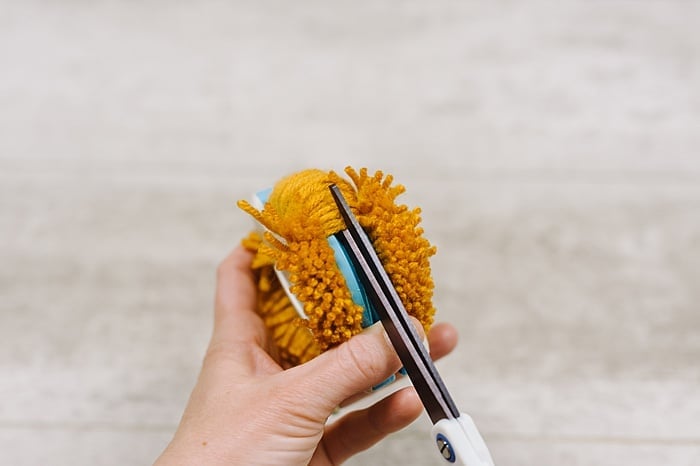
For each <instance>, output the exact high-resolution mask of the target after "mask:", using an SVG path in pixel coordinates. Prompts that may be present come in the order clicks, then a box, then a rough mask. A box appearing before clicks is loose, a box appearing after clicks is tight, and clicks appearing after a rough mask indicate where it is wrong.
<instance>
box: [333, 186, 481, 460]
mask: <svg viewBox="0 0 700 466" xmlns="http://www.w3.org/2000/svg"><path fill="white" fill-rule="evenodd" d="M329 188H330V191H331V195H332V196H333V199H334V200H335V203H336V204H337V206H338V210H339V211H340V215H341V217H342V218H343V221H344V222H345V227H346V228H345V229H343V230H341V231H339V232H338V233H336V234H335V235H334V236H335V237H336V238H337V240H338V241H339V242H340V243H341V244H342V245H343V247H344V249H345V251H346V253H347V254H348V256H349V257H350V260H351V262H352V263H353V266H354V267H355V269H356V271H357V273H358V275H359V277H360V281H361V282H362V285H363V287H364V289H365V291H366V293H367V294H368V296H369V299H370V301H371V302H372V305H373V307H374V308H375V310H376V311H377V314H379V318H380V320H381V322H382V325H383V326H384V329H385V331H386V333H387V335H388V336H389V340H390V341H391V344H392V345H393V346H394V349H395V350H396V353H397V354H398V355H399V359H401V362H402V363H403V365H404V368H405V369H406V371H407V372H408V376H409V378H410V379H411V382H412V383H413V386H414V387H415V389H416V391H417V392H418V396H419V397H420V399H421V402H422V403H423V406H424V407H425V410H426V411H427V413H428V416H429V417H430V420H431V421H432V423H433V428H432V429H431V435H432V437H433V439H434V440H435V444H436V446H437V448H438V450H439V452H440V455H441V456H442V458H443V459H444V460H445V461H446V462H447V463H453V464H460V465H465V466H494V463H493V460H492V459H491V454H490V453H489V450H488V448H487V447H486V443H484V440H483V438H482V437H481V434H480V433H479V430H478V429H477V428H476V424H474V421H473V420H472V418H471V417H470V416H469V415H467V414H465V413H462V412H460V411H459V409H457V406H456V405H455V402H454V401H453V400H452V397H451V396H450V393H449V392H448V391H447V388H446V387H445V384H444V383H443V381H442V379H441V378H440V374H439V373H438V371H437V369H436V367H435V365H434V364H433V361H432V359H431V358H430V355H429V354H428V351H427V350H426V348H425V346H424V345H423V343H422V341H421V338H420V337H419V336H418V333H417V332H416V330H415V328H414V327H413V324H412V323H411V321H410V320H409V317H408V313H407V312H406V309H405V307H404V305H403V303H402V302H401V299H400V298H399V296H398V294H397V292H396V289H395V288H394V285H393V284H392V283H391V280H390V279H389V276H388V275H387V273H386V271H385V270H384V266H383V265H382V263H381V262H380V260H379V257H378V256H377V253H376V251H375V250H374V247H373V246H372V243H371V242H370V239H369V237H368V236H367V234H366V233H365V231H364V230H363V229H362V227H361V226H360V224H359V222H358V221H357V219H356V218H355V216H354V215H353V213H352V211H351V210H350V207H349V206H348V203H347V202H346V200H345V198H344V197H343V195H342V193H341V192H340V189H339V188H338V187H337V186H336V185H335V184H331V185H330V186H329Z"/></svg>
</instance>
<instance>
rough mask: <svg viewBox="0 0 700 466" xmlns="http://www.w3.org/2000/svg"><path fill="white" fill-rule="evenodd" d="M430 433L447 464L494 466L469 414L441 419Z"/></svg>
mask: <svg viewBox="0 0 700 466" xmlns="http://www.w3.org/2000/svg"><path fill="white" fill-rule="evenodd" d="M430 433H431V434H432V436H433V438H434V439H435V443H436V445H437V448H438V450H439V451H440V455H442V457H443V459H444V460H445V461H446V462H447V463H452V464H459V465H463V466H494V464H493V459H491V454H490V453H489V449H488V448H487V447H486V443H484V439H483V438H481V434H479V430H478V429H477V428H476V424H474V421H473V420H472V418H471V417H470V416H469V415H468V414H465V413H460V415H459V417H456V418H448V419H441V420H439V421H438V422H437V423H435V424H434V425H433V428H432V430H431V431H430Z"/></svg>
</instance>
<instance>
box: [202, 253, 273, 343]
mask: <svg viewBox="0 0 700 466" xmlns="http://www.w3.org/2000/svg"><path fill="white" fill-rule="evenodd" d="M252 257H253V255H252V254H251V253H250V252H249V251H247V250H245V249H244V248H243V247H241V246H238V247H237V248H236V249H234V250H233V251H232V252H231V254H229V255H228V256H227V257H226V259H224V260H223V262H222V263H221V264H220V265H219V268H218V270H217V283H216V301H215V306H214V308H215V312H214V334H213V336H212V344H215V343H220V342H233V341H254V342H257V343H258V344H260V345H261V344H262V343H263V341H264V339H265V327H264V325H263V323H262V321H261V320H260V318H259V317H258V315H257V314H256V313H255V299H256V286H255V281H254V278H253V272H252V270H251V268H250V262H251V260H252Z"/></svg>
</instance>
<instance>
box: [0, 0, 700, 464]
mask: <svg viewBox="0 0 700 466" xmlns="http://www.w3.org/2000/svg"><path fill="white" fill-rule="evenodd" d="M144 3H146V2H144ZM171 3H172V2H160V3H158V2H153V3H149V4H147V5H141V4H139V3H138V2H137V3H134V2H123V3H121V2H116V1H108V2H101V3H100V4H99V5H91V4H88V3H84V2H77V1H67V2H61V3H60V5H59V4H50V3H48V2H10V1H9V0H7V1H0V238H1V241H0V258H1V261H2V265H1V266H0V400H1V401H0V464H8V465H9V464H12V465H17V466H24V465H40V464H41V465H45V464H52V465H122V464H149V463H150V462H151V461H153V459H154V458H155V457H156V456H157V455H158V454H159V452H160V451H161V450H162V448H163V447H164V446H165V445H166V443H167V442H168V440H169V438H170V437H171V435H172V433H173V430H174V428H175V426H176V425H177V422H178V419H179V416H180V414H181V412H182V408H183V407H184V404H185V401H186V399H187V396H188V394H189V391H190V389H191V387H192V384H193V382H194V380H195V377H196V374H197V371H198V368H199V364H200V361H201V357H202V354H203V351H204V348H205V345H206V343H207V339H208V336H209V332H210V326H211V317H212V315H211V304H212V294H213V279H214V269H215V267H216V265H217V263H218V261H219V260H220V259H221V258H223V256H225V254H226V253H227V252H228V251H229V250H230V249H231V248H232V247H233V245H235V244H236V243H237V241H238V240H239V238H240V237H242V236H243V235H244V234H245V233H246V232H247V231H248V229H249V228H250V226H251V223H250V220H249V219H248V218H247V217H246V216H245V215H244V214H242V213H241V212H240V211H238V209H237V208H236V207H235V201H236V200H237V199H239V198H247V197H248V196H249V194H250V193H251V192H253V191H254V190H257V189H259V188H262V187H266V186H268V185H269V184H271V183H273V182H274V181H275V180H276V179H278V178H279V177H280V176H282V175H285V174H287V173H289V172H291V171H294V170H298V169H302V168H307V167H319V168H328V169H336V170H342V168H343V167H344V166H346V165H353V166H356V167H361V166H368V167H369V168H370V169H383V170H385V171H387V172H390V173H393V174H394V175H395V176H396V179H397V180H398V181H399V182H401V183H403V184H404V185H406V187H407V188H408V192H407V193H406V195H405V196H404V201H405V202H406V203H408V204H410V205H419V206H421V207H422V208H423V211H424V226H425V229H426V232H427V235H428V237H429V238H430V239H431V240H432V241H433V242H434V243H435V244H436V245H437V246H438V248H439V252H438V255H437V256H436V257H435V259H434V261H433V267H434V277H435V281H436V283H437V291H436V301H437V305H438V309H439V310H438V312H439V314H438V318H439V319H440V320H446V321H450V322H452V323H454V324H455V325H456V326H457V327H458V328H459V330H460V333H461V344H460V346H459V347H458V349H457V351H456V352H455V353H454V354H453V355H452V356H450V357H448V358H447V359H445V360H444V361H442V362H440V364H439V367H440V369H441V371H442V373H443V376H444V378H445V380H446V382H447V385H448V386H449V387H450V388H451V390H452V391H453V394H454V396H455V398H456V400H457V403H458V404H459V406H460V407H461V408H462V409H463V410H465V411H467V412H469V413H471V414H472V415H473V417H474V418H475V420H476V422H477V423H478V425H479V426H480V428H481V430H482V432H483V434H484V437H485V438H486V440H487V442H488V444H489V446H490V448H491V451H492V454H493V456H494V458H495V460H496V462H497V464H498V465H499V466H507V465H596V466H599V465H635V466H646V465H649V466H652V465H653V466H657V465H659V464H664V465H681V466H682V465H688V466H689V465H697V464H700V389H698V387H699V386H700V368H699V367H698V362H699V361H700V308H699V304H698V303H700V286H699V285H700V154H699V150H700V85H699V84H698V83H700V34H698V30H697V25H698V21H700V8H699V7H698V4H697V3H695V2H689V1H670V2H654V1H644V2H626V1H612V2H584V1H575V2H523V3H520V4H518V3H511V2H503V3H500V2H499V3H497V4H495V5H494V4H492V2H457V1H445V2H418V1H412V2H369V1H367V2H330V3H329V2H321V1H317V2H301V3H300V2H283V1H279V2H250V3H248V2H245V3H244V2H213V1H211V2H210V1H207V2H198V3H197V6H186V5H179V4H178V5H172V4H171ZM429 428H430V425H429V422H428V419H427V417H422V418H421V419H420V420H419V421H417V422H416V423H414V424H413V425H412V426H411V427H409V428H408V429H406V430H404V431H402V432H400V433H398V434H395V435H393V436H391V437H390V438H389V439H387V440H386V441H385V442H383V443H381V444H380V445H379V446H377V447H375V448H373V449H371V450H369V451H368V452H366V453H364V454H362V455H360V456H359V457H357V458H356V459H354V460H352V461H351V462H350V464H356V465H360V464H373V465H390V464H397V463H400V464H403V465H407V466H408V465H414V464H415V465H427V464H436V465H437V464H440V463H439V462H438V460H437V456H436V453H435V452H434V451H433V446H432V442H431V441H430V440H429V438H428V432H429Z"/></svg>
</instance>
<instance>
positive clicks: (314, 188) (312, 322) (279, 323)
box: [238, 167, 435, 365]
mask: <svg viewBox="0 0 700 466" xmlns="http://www.w3.org/2000/svg"><path fill="white" fill-rule="evenodd" d="M345 172H346V173H347V175H348V176H349V177H350V179H351V180H352V184H351V183H350V182H348V181H347V180H346V179H344V178H342V177H340V176H339V175H337V174H336V173H334V172H324V171H322V170H305V171H302V172H299V173H295V174H293V175H291V176H288V177H287V178H284V179H282V180H281V181H279V182H278V183H277V184H276V185H275V187H274V188H273V190H272V192H271V193H270V196H269V198H268V200H267V202H266V203H265V206H264V208H263V209H262V210H258V209H255V208H254V207H253V206H252V205H250V204H249V203H248V202H246V201H239V202H238V205H239V207H240V208H241V209H243V210H244V211H245V212H247V213H249V214H250V215H251V216H253V218H255V219H256V220H257V221H258V222H259V223H260V224H261V225H263V226H264V227H265V229H266V230H268V231H267V232H265V233H264V234H262V235H260V234H258V233H253V234H251V236H249V237H248V238H246V239H245V240H243V245H244V246H245V247H246V248H248V249H250V250H251V251H254V252H255V259H254V260H253V268H254V269H255V270H256V271H257V272H258V274H257V277H258V288H259V294H258V312H259V314H260V316H261V317H262V319H263V321H264V322H265V325H266V326H267V327H268V328H269V329H270V332H271V336H272V338H273V340H274V342H275V344H276V346H277V348H278V350H279V356H280V359H281V360H282V362H283V363H284V364H285V365H296V364H300V363H303V362H305V361H308V360H309V359H311V358H313V357H315V356H317V355H318V354H320V353H321V352H323V351H325V350H327V349H328V348H330V347H332V346H335V345H337V344H340V343H342V342H344V341H346V340H348V339H349V338H351V337H352V336H353V335H356V334H357V333H359V332H360V331H362V313H363V309H362V307H361V306H359V305H357V304H355V303H354V302H353V300H352V297H351V294H350V291H349V290H348V288H347V285H346V283H345V278H344V277H343V274H342V273H341V272H340V270H339V269H338V266H337V265H336V263H335V257H334V253H333V249H332V248H331V246H330V245H329V243H328V240H327V238H328V237H329V236H331V235H333V234H335V233H337V232H338V231H340V230H342V229H343V228H344V227H345V225H344V223H343V220H342V218H341V217H340V213H339V211H338V209H337V207H336V205H335V202H334V201H333V198H332V196H331V194H330V191H329V189H328V187H329V186H330V185H331V184H333V183H335V184H336V185H337V186H338V187H339V188H340V190H341V192H342V193H343V196H344V197H345V199H346V200H347V202H348V204H349V205H350V208H351V209H352V210H353V212H354V213H355V215H356V216H357V219H358V221H359V222H360V224H361V225H362V227H363V228H364V229H365V231H366V232H367V234H368V235H369V237H370V240H371V241H372V244H373V246H374V248H375V250H376V251H377V254H378V256H379V258H380V260H381V261H382V264H383V265H384V268H385V269H386V271H387V274H388V275H389V277H390V278H391V281H392V282H393V284H394V286H395V288H396V290H397V292H398V294H399V297H400V298H401V301H402V302H403V304H404V306H405V307H406V310H407V311H408V313H409V314H411V315H413V316H414V317H416V318H417V319H418V320H419V321H420V322H421V323H422V324H423V326H424V328H425V330H426V332H427V331H428V329H429V328H430V325H431V324H432V322H433V316H434V314H435V308H434V307H433V304H432V296H433V288H434V284H433V281H432V277H431V274H430V263H429V258H430V257H431V256H432V255H434V254H435V247H434V246H431V245H430V243H429V242H428V240H427V239H425V238H424V237H423V230H422V229H421V228H420V227H419V226H418V225H419V223H420V221H421V219H420V209H413V210H409V209H408V208H407V207H406V206H405V205H398V204H396V202H395V200H396V197H397V196H399V195H400V194H401V193H403V192H404V187H403V186H401V185H396V186H392V182H393V177H392V176H391V175H388V176H386V177H385V176H384V175H383V173H382V172H379V171H378V172H376V173H375V174H374V176H369V175H368V174H367V170H366V169H364V168H363V169H362V170H360V172H359V173H358V172H356V171H355V170H354V169H352V168H350V167H348V168H346V169H345ZM353 185H354V186H353ZM275 268H276V269H277V270H280V271H283V272H286V273H287V274H288V276H289V280H290V282H291V287H290V291H291V292H292V293H293V294H294V295H295V296H296V298H297V299H298V300H299V301H300V302H301V303H303V306H304V312H305V314H306V318H301V317H299V315H298V314H297V312H296V310H295V309H294V306H293V305H292V303H291V301H290V299H289V297H288V296H287V295H286V294H285V292H284V289H283V287H282V284H281V283H280V282H279V279H278V278H277V276H276V274H275V271H274V269H275Z"/></svg>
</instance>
